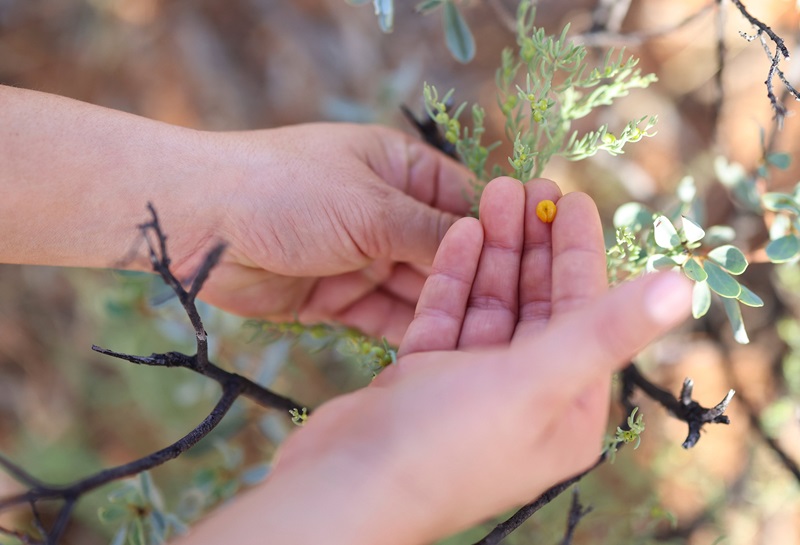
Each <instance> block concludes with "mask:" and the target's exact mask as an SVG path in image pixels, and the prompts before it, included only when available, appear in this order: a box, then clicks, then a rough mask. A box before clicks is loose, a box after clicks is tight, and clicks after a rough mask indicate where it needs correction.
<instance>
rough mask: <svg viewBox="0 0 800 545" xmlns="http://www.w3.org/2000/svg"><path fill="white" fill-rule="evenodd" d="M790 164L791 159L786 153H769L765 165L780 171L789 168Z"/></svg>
mask: <svg viewBox="0 0 800 545" xmlns="http://www.w3.org/2000/svg"><path fill="white" fill-rule="evenodd" d="M791 162H792V158H791V157H790V156H789V154H788V153H770V154H769V155H767V163H769V164H770V165H772V166H774V167H776V168H779V169H781V170H786V169H787V168H789V165H790V164H791Z"/></svg>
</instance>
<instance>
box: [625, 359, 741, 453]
mask: <svg viewBox="0 0 800 545" xmlns="http://www.w3.org/2000/svg"><path fill="white" fill-rule="evenodd" d="M622 376H623V380H626V381H630V383H631V384H634V385H636V386H637V387H638V388H639V389H640V390H641V391H642V392H643V393H644V394H645V395H647V397H649V398H650V399H652V400H653V401H656V402H657V403H659V404H660V405H661V406H663V407H664V408H665V409H667V411H669V412H670V414H672V416H674V417H675V418H677V419H678V420H682V421H684V422H686V424H687V425H688V426H689V435H688V436H687V437H686V441H684V442H683V448H686V449H688V448H692V447H693V446H695V445H696V444H697V441H699V440H700V430H701V429H702V428H703V426H705V425H706V424H730V419H729V418H728V417H727V416H725V415H724V414H723V413H724V412H725V409H727V408H728V404H730V402H731V399H732V398H733V394H734V391H733V390H730V391H729V392H728V394H727V395H726V396H725V398H724V399H723V400H722V401H720V402H719V403H718V404H717V405H715V406H714V407H711V408H706V407H703V406H701V405H700V404H699V403H698V402H696V401H694V400H693V399H692V389H693V388H694V383H693V382H692V380H691V379H688V378H687V379H686V380H685V381H684V382H683V388H682V389H681V394H680V398H676V397H675V396H673V395H672V394H671V393H669V392H668V391H666V390H664V389H662V388H659V387H658V386H656V385H655V384H653V383H652V382H650V381H648V380H647V379H646V378H645V377H644V376H642V374H641V373H640V372H639V370H638V369H637V368H636V366H635V365H633V364H631V365H629V366H628V367H626V368H625V369H623V371H622Z"/></svg>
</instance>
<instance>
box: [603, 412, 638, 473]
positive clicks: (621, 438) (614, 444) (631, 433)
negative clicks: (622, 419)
mask: <svg viewBox="0 0 800 545" xmlns="http://www.w3.org/2000/svg"><path fill="white" fill-rule="evenodd" d="M638 411H639V407H634V408H633V410H632V411H631V414H630V415H628V422H627V423H628V426H627V429H623V428H622V427H619V426H618V427H617V431H616V433H615V434H614V436H613V437H612V436H607V437H606V440H605V445H604V447H603V451H604V452H605V453H607V455H608V456H609V461H610V462H611V463H612V464H613V463H614V460H615V458H616V454H617V450H619V447H620V445H623V444H625V445H628V444H630V443H635V445H634V446H633V448H634V449H637V448H639V445H640V444H641V443H642V437H641V436H642V433H643V432H644V428H645V425H644V415H642V414H641V413H640V414H639V415H638V416H637V415H636V413H637V412H638Z"/></svg>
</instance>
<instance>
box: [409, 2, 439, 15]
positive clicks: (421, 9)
mask: <svg viewBox="0 0 800 545" xmlns="http://www.w3.org/2000/svg"><path fill="white" fill-rule="evenodd" d="M443 1H444V0H425V1H424V2H420V3H419V4H417V7H415V8H414V9H415V10H416V11H417V13H427V12H429V11H432V10H434V9H436V8H438V7H439V6H441V5H442V2H443Z"/></svg>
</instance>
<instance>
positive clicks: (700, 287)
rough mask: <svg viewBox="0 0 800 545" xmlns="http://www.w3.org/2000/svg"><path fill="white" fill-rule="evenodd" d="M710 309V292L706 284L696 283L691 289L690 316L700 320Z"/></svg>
mask: <svg viewBox="0 0 800 545" xmlns="http://www.w3.org/2000/svg"><path fill="white" fill-rule="evenodd" d="M709 308H711V290H710V289H708V284H707V283H706V282H697V283H696V284H695V285H694V288H692V316H694V317H695V319H697V318H701V317H703V316H705V315H706V312H708V309H709Z"/></svg>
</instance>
